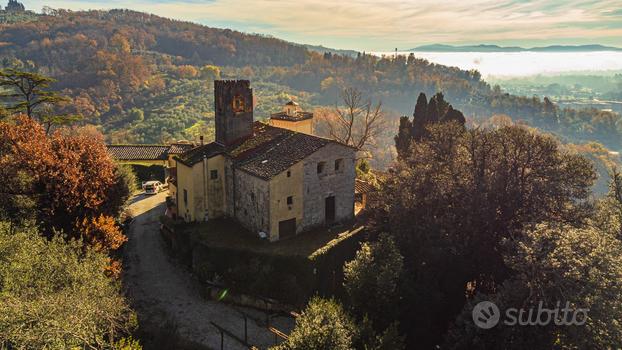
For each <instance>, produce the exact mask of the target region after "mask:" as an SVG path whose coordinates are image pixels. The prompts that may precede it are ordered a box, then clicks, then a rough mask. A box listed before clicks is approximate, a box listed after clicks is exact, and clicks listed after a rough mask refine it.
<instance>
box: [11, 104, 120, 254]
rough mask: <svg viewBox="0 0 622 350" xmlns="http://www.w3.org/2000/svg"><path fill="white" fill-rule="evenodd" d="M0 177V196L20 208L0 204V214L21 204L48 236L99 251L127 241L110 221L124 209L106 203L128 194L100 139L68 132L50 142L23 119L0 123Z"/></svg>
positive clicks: (43, 132)
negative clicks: (80, 242)
mask: <svg viewBox="0 0 622 350" xmlns="http://www.w3.org/2000/svg"><path fill="white" fill-rule="evenodd" d="M0 177H1V178H2V179H3V181H0V196H2V197H5V198H7V199H13V200H14V201H13V202H17V203H18V204H13V205H12V206H10V207H9V208H6V207H5V205H4V204H0V211H4V212H5V213H6V212H7V211H10V210H15V208H14V207H19V203H20V201H18V200H16V199H17V198H18V197H19V198H22V199H24V200H25V201H26V202H28V203H30V204H31V207H32V212H33V213H34V215H33V220H35V222H36V224H37V225H38V226H39V227H40V228H41V230H42V232H44V233H45V234H46V235H48V236H51V235H53V234H55V233H56V232H60V231H62V232H63V233H64V234H66V235H68V236H69V238H81V239H83V241H84V243H86V244H90V245H93V246H95V247H97V248H99V249H101V250H110V249H116V248H118V247H119V246H120V245H121V244H122V243H123V242H124V241H125V237H124V236H123V234H122V233H121V232H120V231H119V229H118V227H117V226H116V225H114V219H113V217H114V216H116V215H117V214H118V213H119V211H120V210H121V205H122V203H121V201H118V200H117V198H108V197H109V196H110V195H111V194H112V193H114V194H115V195H116V196H118V195H125V196H127V195H128V194H123V193H121V194H120V193H119V192H120V191H119V190H118V188H119V187H122V185H121V184H120V183H119V182H120V181H119V177H118V173H117V166H116V164H115V163H114V161H113V160H112V158H111V157H110V155H109V154H108V152H107V150H106V146H105V144H104V142H103V138H102V137H101V136H93V135H92V134H88V135H87V134H80V133H79V132H75V130H71V129H65V130H62V129H59V130H57V131H55V132H54V133H53V134H52V135H49V136H48V135H46V130H45V129H44V127H43V126H42V125H41V124H39V123H38V122H37V121H35V120H33V119H32V118H29V117H27V116H17V117H15V118H13V119H11V120H5V121H2V122H0ZM3 202H4V201H3ZM7 202H11V201H7ZM110 203H119V204H118V205H116V206H111V205H109V204H110ZM3 207H5V208H3ZM7 216H9V218H10V215H7Z"/></svg>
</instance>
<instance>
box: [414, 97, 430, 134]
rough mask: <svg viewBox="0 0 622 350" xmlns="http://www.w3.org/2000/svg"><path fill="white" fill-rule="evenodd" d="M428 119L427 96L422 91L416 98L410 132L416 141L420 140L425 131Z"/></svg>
mask: <svg viewBox="0 0 622 350" xmlns="http://www.w3.org/2000/svg"><path fill="white" fill-rule="evenodd" d="M427 120H428V98H427V96H426V95H425V94H424V93H423V92H422V93H420V94H419V97H418V98H417V104H416V105H415V112H414V113H413V122H412V132H411V134H412V135H413V138H414V139H415V140H416V141H419V140H421V138H422V137H423V135H424V133H425V125H426V123H427Z"/></svg>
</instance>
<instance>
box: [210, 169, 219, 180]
mask: <svg viewBox="0 0 622 350" xmlns="http://www.w3.org/2000/svg"><path fill="white" fill-rule="evenodd" d="M209 178H210V179H212V180H216V179H218V170H211V171H210V172H209Z"/></svg>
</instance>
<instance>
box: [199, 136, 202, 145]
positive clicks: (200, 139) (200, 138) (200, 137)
mask: <svg viewBox="0 0 622 350" xmlns="http://www.w3.org/2000/svg"><path fill="white" fill-rule="evenodd" d="M199 141H200V142H201V146H203V135H201V136H199Z"/></svg>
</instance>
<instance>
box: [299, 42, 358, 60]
mask: <svg viewBox="0 0 622 350" xmlns="http://www.w3.org/2000/svg"><path fill="white" fill-rule="evenodd" d="M303 46H304V47H305V48H306V49H307V50H309V51H314V52H319V53H321V54H324V53H332V54H337V55H342V56H350V57H356V56H357V55H358V54H359V53H360V52H359V51H354V50H343V49H331V48H329V47H324V46H322V45H303Z"/></svg>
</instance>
